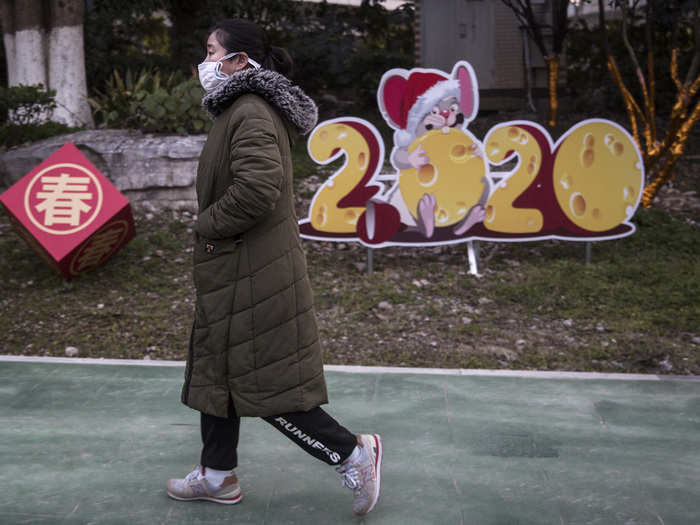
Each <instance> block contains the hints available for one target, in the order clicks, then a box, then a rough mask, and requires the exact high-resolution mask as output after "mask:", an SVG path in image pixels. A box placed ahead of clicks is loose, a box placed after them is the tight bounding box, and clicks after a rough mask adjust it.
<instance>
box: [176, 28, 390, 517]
mask: <svg viewBox="0 0 700 525" xmlns="http://www.w3.org/2000/svg"><path fill="white" fill-rule="evenodd" d="M291 65H292V63H291V58H290V57H289V55H288V54H287V52H286V51H284V50H283V49H281V48H277V47H271V46H269V45H268V44H267V43H266V40H265V37H264V35H263V34H262V32H261V31H260V29H259V28H258V27H257V26H256V25H255V24H253V23H252V22H249V21H246V20H240V19H227V20H222V21H221V22H219V23H217V24H216V25H215V26H214V27H213V28H212V30H211V31H210V35H209V38H208V40H207V56H206V59H205V61H204V62H202V63H201V64H199V78H200V81H201V82H202V85H203V86H204V89H205V90H206V92H207V93H206V95H205V96H204V99H203V101H202V103H203V105H204V107H205V108H206V109H207V110H208V111H209V113H210V114H211V115H212V117H213V118H214V122H213V125H212V128H211V131H210V132H209V136H208V138H207V142H206V144H205V145H204V148H203V150H202V153H201V156H200V159H199V167H198V171H197V184H196V186H197V200H198V204H199V216H198V220H197V225H196V227H195V246H194V284H195V288H196V292H197V300H196V307H195V319H194V327H193V329H192V334H191V337H190V347H189V355H188V359H187V367H186V370H185V384H184V386H183V389H182V402H183V403H185V404H186V405H187V406H189V407H191V408H193V409H195V410H198V411H199V412H200V413H201V416H200V417H201V421H200V425H201V434H202V442H203V447H202V453H201V460H200V465H199V466H197V468H195V470H193V471H192V472H190V473H189V474H188V475H187V476H186V477H185V478H182V479H171V480H168V483H167V493H168V495H169V496H170V497H172V498H174V499H178V500H183V501H190V500H207V501H214V502H217V503H225V504H235V503H238V502H239V501H241V497H242V496H241V490H240V487H239V484H238V478H237V477H236V474H235V471H234V469H235V468H236V466H237V461H238V458H237V454H236V449H237V445H238V436H239V427H240V418H241V417H243V416H256V417H261V418H263V419H265V421H267V422H268V423H270V424H271V425H272V426H274V427H275V428H276V429H277V430H279V431H280V432H282V433H283V434H285V435H286V436H287V437H288V438H290V439H291V440H292V441H294V442H295V443H297V444H298V445H299V446H300V447H301V448H303V449H304V450H306V451H307V452H308V453H309V454H311V455H312V456H314V457H316V458H318V459H320V460H321V461H324V462H325V463H327V464H329V465H333V466H335V467H336V470H337V471H338V472H339V474H340V476H341V482H342V484H343V485H344V486H346V487H348V488H350V489H352V490H353V493H354V498H353V511H354V512H355V513H356V514H359V515H362V514H366V513H368V512H369V511H371V510H372V509H373V508H374V505H375V504H376V502H377V499H378V497H379V490H380V481H381V461H382V442H381V438H380V437H379V436H378V435H376V434H361V435H355V434H352V433H351V432H349V431H348V430H347V429H346V428H344V427H343V426H341V425H340V424H339V423H338V422H337V421H335V420H334V419H333V418H332V417H331V416H330V415H328V414H327V413H326V412H325V411H324V410H323V409H321V408H320V405H322V404H325V403H327V402H328V399H327V392H326V383H325V380H324V377H323V363H322V361H321V349H320V345H319V339H318V330H317V327H316V318H315V313H314V310H313V297H312V293H311V288H310V285H309V280H308V276H307V270H306V258H305V256H304V252H303V251H302V248H301V241H300V238H299V231H298V226H297V218H296V216H295V213H294V198H293V191H292V190H293V185H292V162H291V153H290V138H291V136H293V135H294V134H296V133H297V132H301V133H308V132H309V131H311V130H312V129H313V127H314V126H315V124H316V120H317V108H316V105H315V104H314V102H313V101H312V100H311V99H310V98H309V97H308V96H307V95H306V94H304V92H303V91H302V90H301V89H300V88H299V87H297V86H294V85H293V84H292V83H291V82H290V81H289V80H288V79H287V77H286V76H285V75H289V73H290V71H291Z"/></svg>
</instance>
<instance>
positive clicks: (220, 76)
mask: <svg viewBox="0 0 700 525" xmlns="http://www.w3.org/2000/svg"><path fill="white" fill-rule="evenodd" d="M238 53H240V51H236V52H235V53H229V54H228V55H224V56H222V57H221V58H220V59H219V60H217V61H216V62H202V63H201V64H199V65H198V66H197V70H198V71H199V81H200V82H201V84H202V87H203V88H204V90H205V91H206V92H207V93H208V92H209V91H212V90H213V89H215V88H216V87H217V86H218V85H219V84H221V83H222V82H223V81H224V80H226V79H227V78H228V77H229V75H227V74H226V73H222V71H221V66H222V64H221V62H222V61H223V60H226V59H228V58H232V57H235V56H236V55H237V54H238ZM248 62H249V63H250V64H252V65H253V67H254V68H255V69H260V64H258V63H257V62H256V61H255V60H253V59H252V58H250V57H249V58H248Z"/></svg>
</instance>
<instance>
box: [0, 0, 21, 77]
mask: <svg viewBox="0 0 700 525" xmlns="http://www.w3.org/2000/svg"><path fill="white" fill-rule="evenodd" d="M14 11H15V9H14V5H13V4H12V2H11V1H10V0H1V1H0V21H2V25H1V27H2V39H3V44H5V61H6V62H7V83H8V85H10V86H14V85H16V84H17V80H16V77H17V56H16V53H17V52H16V50H15V12H14Z"/></svg>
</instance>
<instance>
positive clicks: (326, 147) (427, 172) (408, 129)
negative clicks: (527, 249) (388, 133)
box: [300, 61, 644, 247]
mask: <svg viewBox="0 0 700 525" xmlns="http://www.w3.org/2000/svg"><path fill="white" fill-rule="evenodd" d="M377 98H378V104H379V109H380V111H381V114H382V116H383V118H384V119H385V121H386V123H387V124H388V125H389V126H390V127H391V128H392V129H393V130H394V135H393V145H392V146H393V147H392V149H391V154H390V162H391V166H392V167H393V172H392V173H389V174H383V173H381V168H382V166H383V164H384V152H385V148H384V144H383V142H382V139H381V135H380V134H379V132H378V131H377V129H376V128H375V127H374V126H373V125H372V124H370V123H369V122H367V121H365V120H362V119H358V118H354V117H341V118H336V119H333V120H328V121H325V122H322V123H321V124H319V125H318V126H317V127H316V128H315V129H314V130H313V132H312V133H311V135H310V137H309V141H308V152H309V155H310V156H311V158H312V159H314V161H316V162H317V163H319V164H328V163H330V162H333V161H335V160H338V159H340V158H344V163H343V165H342V167H341V168H340V169H339V170H338V171H336V172H335V173H334V174H333V175H332V176H331V177H330V178H329V179H328V180H327V181H326V182H325V183H324V184H323V185H322V186H321V187H320V188H319V190H318V191H317V192H316V194H315V196H314V197H313V199H312V201H311V205H310V208H309V213H308V217H307V218H305V219H303V220H301V221H300V231H301V234H302V236H303V237H306V238H310V239H317V240H327V241H339V240H345V241H347V240H356V241H360V242H362V243H363V244H365V245H367V246H372V247H381V246H391V245H439V244H450V243H458V242H465V241H470V240H476V239H481V240H498V241H528V240H539V239H549V238H558V239H566V240H587V241H592V240H604V239H613V238H618V237H624V236H626V235H630V234H631V233H633V232H634V225H633V224H631V223H630V222H629V219H630V218H631V217H632V216H633V215H634V213H635V211H636V209H637V206H638V205H639V201H640V198H641V190H642V187H643V186H642V185H643V181H644V169H643V163H642V157H641V155H640V153H639V149H638V147H637V145H636V144H635V142H634V140H633V139H632V137H631V136H630V134H629V133H628V132H627V131H626V130H625V129H624V128H622V127H621V126H619V125H618V124H616V123H614V122H611V121H608V120H603V119H590V120H585V121H582V122H579V123H578V124H576V125H575V126H573V127H572V128H571V129H570V130H569V131H567V132H566V133H565V134H564V135H563V136H562V137H560V138H559V140H558V141H557V142H556V143H555V142H554V141H553V140H552V138H551V136H550V135H549V133H548V132H547V131H546V130H545V129H544V128H543V127H542V126H540V125H539V124H537V123H535V122H529V121H511V122H504V123H502V124H498V125H496V126H494V127H493V128H491V129H490V130H489V131H488V132H487V133H486V136H485V137H484V138H483V140H479V138H477V137H476V136H475V135H474V134H473V133H472V132H471V131H469V129H468V128H469V124H470V122H472V121H473V120H474V119H475V118H476V114H477V111H478V105H479V92H478V88H477V81H476V76H475V75H474V71H473V69H472V67H471V65H470V64H469V63H467V62H463V61H461V62H458V63H457V64H455V66H454V68H453V70H452V72H451V74H447V73H445V72H442V71H439V70H434V69H419V68H416V69H412V70H410V71H407V70H404V69H392V70H390V71H388V72H386V73H385V74H384V75H383V77H382V79H381V82H380V84H379V89H378V93H377Z"/></svg>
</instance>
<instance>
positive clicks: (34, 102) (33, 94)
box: [0, 84, 56, 126]
mask: <svg viewBox="0 0 700 525" xmlns="http://www.w3.org/2000/svg"><path fill="white" fill-rule="evenodd" d="M55 96H56V90H55V89H48V90H47V89H44V86H43V85H42V84H36V85H33V86H25V85H23V84H20V85H19V86H12V87H7V88H5V87H0V123H2V124H3V125H4V124H5V123H7V122H10V121H11V122H12V123H13V124H16V125H20V126H24V125H28V124H41V123H43V122H46V121H47V120H48V119H49V118H50V117H51V113H52V112H53V110H54V109H55V108H56V101H55V100H54V97H55Z"/></svg>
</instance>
